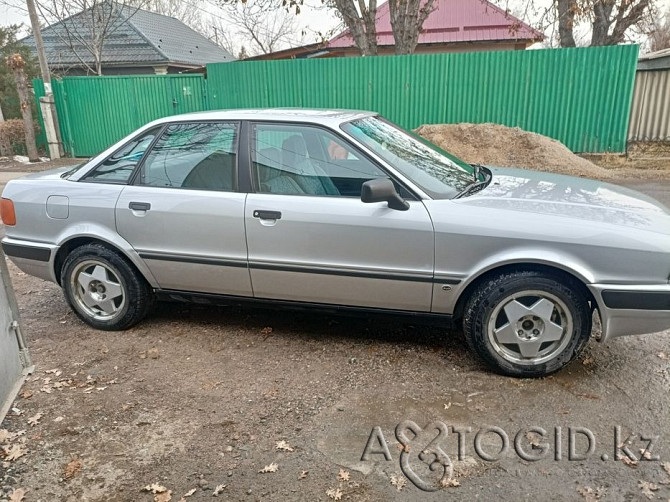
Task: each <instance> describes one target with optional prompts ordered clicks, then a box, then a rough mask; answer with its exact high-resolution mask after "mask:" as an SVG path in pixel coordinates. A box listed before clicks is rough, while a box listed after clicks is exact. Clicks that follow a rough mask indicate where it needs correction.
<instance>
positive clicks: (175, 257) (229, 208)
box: [116, 122, 252, 296]
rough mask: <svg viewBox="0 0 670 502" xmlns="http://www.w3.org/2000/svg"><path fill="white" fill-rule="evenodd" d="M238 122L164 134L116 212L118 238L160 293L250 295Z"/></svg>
mask: <svg viewBox="0 0 670 502" xmlns="http://www.w3.org/2000/svg"><path fill="white" fill-rule="evenodd" d="M238 136H239V124H238V123H224V122H194V123H179V124H172V125H169V126H167V127H166V128H165V130H164V131H163V132H162V134H161V136H160V137H159V138H158V139H157V140H156V142H155V143H154V145H153V147H152V148H151V150H150V151H149V152H148V153H147V154H146V155H145V159H144V160H143V162H142V164H141V166H140V169H139V172H138V173H137V175H136V177H135V180H134V182H133V184H131V185H129V186H127V187H126V188H124V190H123V192H122V193H121V196H120V197H119V200H118V201H117V205H116V223H117V229H118V232H119V234H120V235H121V236H122V237H124V238H125V239H126V240H127V241H128V242H130V243H131V244H132V246H133V248H134V249H135V250H136V251H137V252H138V253H139V255H140V257H141V258H142V259H143V260H144V261H145V262H146V264H147V266H148V267H149V269H150V270H151V273H152V274H153V276H154V278H155V279H156V281H157V282H158V284H159V286H160V287H161V288H162V289H167V290H179V291H197V292H205V293H219V294H230V295H240V296H251V294H252V293H251V281H250V278H249V271H248V268H247V246H246V240H245V235H244V202H245V197H246V194H244V193H239V192H237V191H236V186H237V144H238Z"/></svg>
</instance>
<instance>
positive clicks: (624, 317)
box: [588, 284, 670, 342]
mask: <svg viewBox="0 0 670 502" xmlns="http://www.w3.org/2000/svg"><path fill="white" fill-rule="evenodd" d="M588 287H589V289H590V290H591V293H592V294H593V296H594V297H595V299H596V301H597V303H598V310H599V312H600V320H601V323H602V337H601V339H600V341H603V342H604V341H607V340H609V339H612V338H616V337H619V336H626V335H644V334H647V333H656V332H659V331H664V330H666V329H670V284H667V285H666V284H661V285H649V286H647V285H645V286H630V285H625V286H622V285H616V284H589V285H588Z"/></svg>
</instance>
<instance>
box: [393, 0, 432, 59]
mask: <svg viewBox="0 0 670 502" xmlns="http://www.w3.org/2000/svg"><path fill="white" fill-rule="evenodd" d="M434 3H435V0H426V3H424V4H423V5H421V4H422V2H421V0H389V10H390V14H391V26H392V27H393V36H394V38H395V53H396V54H411V53H413V52H414V49H415V48H416V45H417V43H418V42H419V34H420V33H421V28H422V27H423V23H424V21H425V20H426V19H427V18H428V16H429V15H430V13H431V12H433V4H434Z"/></svg>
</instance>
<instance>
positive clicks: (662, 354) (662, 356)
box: [657, 352, 670, 361]
mask: <svg viewBox="0 0 670 502" xmlns="http://www.w3.org/2000/svg"><path fill="white" fill-rule="evenodd" d="M657 356H658V358H659V359H663V360H664V361H668V360H670V355H668V354H666V353H665V352H659V353H658V354H657Z"/></svg>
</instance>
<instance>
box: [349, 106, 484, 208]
mask: <svg viewBox="0 0 670 502" xmlns="http://www.w3.org/2000/svg"><path fill="white" fill-rule="evenodd" d="M342 130H344V131H345V132H346V133H347V134H349V135H351V136H352V137H354V138H356V139H357V140H358V141H360V142H361V143H363V144H364V145H365V146H367V147H368V148H369V149H370V150H372V151H373V152H375V153H376V154H377V155H379V156H380V157H381V158H382V159H384V160H385V161H386V162H388V163H389V165H391V166H393V167H394V168H395V169H397V170H398V171H399V172H401V173H402V174H404V175H405V176H406V177H407V178H409V179H410V180H412V181H413V182H414V183H416V184H417V185H418V186H419V187H421V188H422V189H423V190H424V191H425V192H426V193H427V194H428V195H430V196H431V197H434V198H436V199H445V198H452V197H455V196H456V195H458V194H459V193H461V192H462V191H463V190H464V189H465V188H466V187H468V186H469V185H470V184H471V183H472V182H473V168H472V167H471V166H470V165H469V164H467V163H465V162H463V161H462V160H460V159H458V158H456V157H454V156H452V155H450V154H448V153H447V152H445V151H444V150H441V149H440V148H438V147H437V146H435V145H433V144H431V143H429V142H427V141H426V140H424V139H423V138H419V137H418V136H415V135H412V134H409V133H407V132H405V131H403V130H402V129H400V128H398V127H396V126H394V125H393V124H391V123H389V122H387V121H385V120H383V119H381V118H379V117H366V118H363V119H358V120H354V121H352V122H347V123H346V124H343V125H342Z"/></svg>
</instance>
